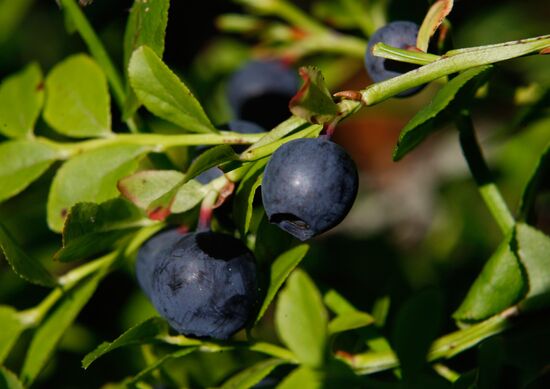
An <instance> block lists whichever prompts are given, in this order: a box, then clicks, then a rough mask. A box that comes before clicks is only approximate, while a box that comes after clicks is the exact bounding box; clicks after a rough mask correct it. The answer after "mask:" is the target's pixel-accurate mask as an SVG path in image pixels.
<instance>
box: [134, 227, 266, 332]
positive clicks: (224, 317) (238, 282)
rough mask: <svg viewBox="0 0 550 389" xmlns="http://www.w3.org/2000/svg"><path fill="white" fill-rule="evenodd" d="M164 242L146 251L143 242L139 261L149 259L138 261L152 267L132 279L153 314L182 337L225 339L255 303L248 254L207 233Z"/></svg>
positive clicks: (253, 273)
mask: <svg viewBox="0 0 550 389" xmlns="http://www.w3.org/2000/svg"><path fill="white" fill-rule="evenodd" d="M153 239H154V238H153ZM159 239H160V238H159ZM166 242H172V243H173V244H172V245H171V247H170V248H168V249H160V250H151V249H150V248H149V249H146V247H147V245H148V243H149V242H147V244H146V245H145V246H144V247H143V248H142V250H143V249H144V250H146V251H145V252H144V253H143V254H142V258H146V257H147V255H149V254H151V255H152V256H151V257H148V258H146V261H144V262H147V263H150V264H151V265H152V266H151V265H149V266H142V267H141V269H142V270H141V271H143V273H144V274H142V275H141V277H140V276H138V279H139V280H140V284H142V285H144V286H146V287H149V288H150V290H149V297H150V299H151V302H152V303H153V305H154V307H155V308H156V310H157V311H158V312H159V314H160V315H161V316H163V317H164V318H165V319H166V320H167V321H168V323H169V324H170V326H172V328H174V329H175V330H176V331H178V332H179V333H182V334H184V335H191V336H197V337H211V338H215V339H227V338H228V337H230V336H231V335H233V334H234V333H235V332H236V331H238V330H239V329H241V328H243V327H244V325H245V324H246V322H247V321H248V320H249V318H250V316H251V314H252V313H253V311H254V308H255V304H256V300H257V290H256V265H255V263H254V256H253V255H252V253H251V252H250V251H249V250H248V248H247V247H246V246H245V245H244V244H243V243H242V242H241V241H240V240H238V239H235V238H233V237H231V236H229V235H224V234H219V233H215V232H211V231H207V232H197V233H189V234H186V235H185V236H183V237H181V238H179V239H177V240H175V241H173V240H170V238H169V237H168V236H167V237H166ZM140 252H141V250H140ZM138 269H140V267H139V264H138ZM138 271H139V270H138ZM144 290H145V288H144Z"/></svg>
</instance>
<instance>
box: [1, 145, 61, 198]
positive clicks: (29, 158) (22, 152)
mask: <svg viewBox="0 0 550 389" xmlns="http://www.w3.org/2000/svg"><path fill="white" fill-rule="evenodd" d="M57 158H59V154H58V152H57V151H56V150H55V149H53V148H51V147H50V146H47V145H45V144H42V143H38V142H32V141H26V140H18V141H8V142H4V143H0V182H1V183H2V184H1V185H0V202H2V201H4V200H7V199H9V198H10V197H13V196H15V195H17V194H18V193H20V192H21V191H23V190H24V189H25V188H26V187H27V186H29V185H30V184H31V183H32V182H33V181H34V180H36V179H37V178H38V177H40V176H41V175H42V173H44V172H45V171H46V170H48V168H49V167H50V166H51V164H52V163H53V162H54V161H55V160H56V159H57Z"/></svg>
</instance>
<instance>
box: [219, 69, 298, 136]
mask: <svg viewBox="0 0 550 389" xmlns="http://www.w3.org/2000/svg"><path fill="white" fill-rule="evenodd" d="M299 86H300V82H299V79H298V76H297V73H296V72H295V71H294V70H292V69H290V68H288V67H287V66H285V65H284V64H282V63H281V62H278V61H250V62H248V63H247V64H246V65H245V66H244V67H242V68H241V69H239V70H238V71H237V72H235V73H234V74H233V75H232V76H231V78H230V79H229V82H228V85H227V97H228V100H229V105H230V107H231V109H232V111H233V114H234V116H235V117H236V118H238V119H243V120H247V121H250V122H253V123H257V124H258V125H260V126H261V127H263V128H268V129H271V128H273V127H274V126H276V125H277V124H279V123H280V122H282V121H283V120H285V119H287V118H288V117H289V116H290V111H289V109H288V103H289V101H290V99H291V98H292V97H293V96H294V95H295V94H296V92H297V91H298V88H299Z"/></svg>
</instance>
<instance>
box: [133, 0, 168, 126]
mask: <svg viewBox="0 0 550 389" xmlns="http://www.w3.org/2000/svg"><path fill="white" fill-rule="evenodd" d="M169 8H170V0H149V1H147V2H145V1H141V0H136V1H134V5H133V6H132V9H131V10H130V16H129V18H128V23H127V24H126V32H125V34H124V69H125V71H127V70H128V63H129V62H130V56H131V55H132V53H133V52H134V50H135V49H137V48H138V47H140V46H143V45H146V46H148V47H150V48H151V50H153V51H154V52H155V53H156V54H157V55H158V56H159V58H162V54H163V52H164V36H165V35H166V25H167V23H168V9H169ZM127 89H129V88H127ZM137 108H139V102H138V100H137V98H136V95H135V94H134V93H133V91H132V90H129V93H128V94H127V98H126V102H125V112H124V117H125V118H128V117H131V116H132V115H133V114H134V113H135V111H136V110H137Z"/></svg>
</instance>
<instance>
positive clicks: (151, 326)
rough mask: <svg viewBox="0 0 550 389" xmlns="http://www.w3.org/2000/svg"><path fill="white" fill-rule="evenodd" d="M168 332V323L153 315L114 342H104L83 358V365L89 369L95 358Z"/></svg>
mask: <svg viewBox="0 0 550 389" xmlns="http://www.w3.org/2000/svg"><path fill="white" fill-rule="evenodd" d="M167 333H168V325H167V324H166V322H165V321H164V320H163V319H161V318H160V317H152V318H150V319H147V320H145V321H144V322H141V323H139V324H137V325H135V326H134V327H132V328H130V329H129V330H128V331H126V332H125V333H123V334H122V335H120V336H119V337H118V338H116V339H115V340H113V341H112V342H103V343H101V344H100V345H99V346H97V348H96V349H95V350H93V351H92V352H90V353H88V354H87V355H86V356H85V357H84V359H83V360H82V367H83V368H84V369H87V368H88V367H89V366H90V365H91V364H92V363H93V362H94V361H95V360H97V359H98V358H100V357H102V356H103V355H105V354H107V353H108V352H111V351H113V350H115V349H117V348H120V347H125V346H130V345H134V344H145V343H150V342H152V341H153V340H155V339H156V337H158V336H159V335H163V334H167Z"/></svg>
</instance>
